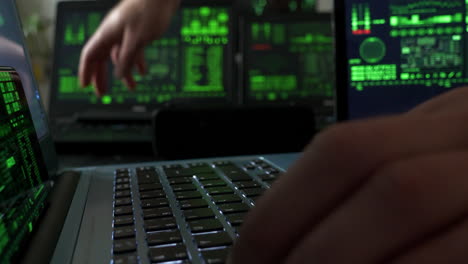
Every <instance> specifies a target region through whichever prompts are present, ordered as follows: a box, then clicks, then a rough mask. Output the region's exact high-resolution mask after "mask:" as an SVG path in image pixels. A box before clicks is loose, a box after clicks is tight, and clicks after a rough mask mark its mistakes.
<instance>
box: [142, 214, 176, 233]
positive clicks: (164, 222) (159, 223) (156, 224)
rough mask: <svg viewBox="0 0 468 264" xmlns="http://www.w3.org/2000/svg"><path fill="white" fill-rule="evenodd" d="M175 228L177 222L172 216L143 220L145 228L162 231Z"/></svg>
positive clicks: (147, 230)
mask: <svg viewBox="0 0 468 264" xmlns="http://www.w3.org/2000/svg"><path fill="white" fill-rule="evenodd" d="M174 228H177V223H176V221H175V219H174V218H173V217H167V218H159V219H150V220H145V230H146V232H149V231H162V230H169V229H174Z"/></svg>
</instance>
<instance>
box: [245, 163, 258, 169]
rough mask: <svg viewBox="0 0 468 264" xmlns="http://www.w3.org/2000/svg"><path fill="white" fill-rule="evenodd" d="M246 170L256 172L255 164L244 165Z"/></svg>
mask: <svg viewBox="0 0 468 264" xmlns="http://www.w3.org/2000/svg"><path fill="white" fill-rule="evenodd" d="M244 168H246V169H247V170H255V168H256V167H255V165H253V164H246V165H244Z"/></svg>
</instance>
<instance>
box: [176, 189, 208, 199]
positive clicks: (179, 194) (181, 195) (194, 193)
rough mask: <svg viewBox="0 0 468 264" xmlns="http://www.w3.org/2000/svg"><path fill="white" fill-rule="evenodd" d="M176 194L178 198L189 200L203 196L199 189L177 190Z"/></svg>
mask: <svg viewBox="0 0 468 264" xmlns="http://www.w3.org/2000/svg"><path fill="white" fill-rule="evenodd" d="M175 196H176V199H177V200H188V199H195V198H201V197H202V195H201V194H200V193H199V192H198V191H189V192H177V193H175Z"/></svg>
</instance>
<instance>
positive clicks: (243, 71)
mask: <svg viewBox="0 0 468 264" xmlns="http://www.w3.org/2000/svg"><path fill="white" fill-rule="evenodd" d="M277 21H280V22H284V21H288V22H292V23H294V22H296V23H297V22H311V21H312V22H328V23H330V31H331V36H332V37H333V28H332V15H331V14H329V13H315V12H304V13H278V14H274V13H268V14H265V15H262V16H256V15H253V14H250V15H246V16H243V17H242V18H241V20H240V26H239V27H240V29H241V39H240V41H241V44H240V47H241V54H242V65H241V66H240V69H239V72H240V74H239V79H240V84H241V87H240V89H239V98H241V100H242V104H244V105H248V106H254V105H257V106H258V105H262V106H268V105H270V106H271V105H291V106H295V105H299V106H308V107H313V106H314V105H315V104H319V103H324V102H325V101H329V100H330V99H333V98H328V97H326V96H323V97H316V98H314V97H311V98H306V99H293V100H285V101H274V102H267V101H264V102H259V101H255V100H251V99H249V96H248V91H247V90H248V88H247V87H248V78H247V76H248V69H247V67H246V65H248V63H249V58H248V56H247V51H248V49H249V43H247V40H246V39H245V38H246V36H247V34H248V33H249V29H248V25H249V24H250V23H252V22H277ZM333 87H334V84H333Z"/></svg>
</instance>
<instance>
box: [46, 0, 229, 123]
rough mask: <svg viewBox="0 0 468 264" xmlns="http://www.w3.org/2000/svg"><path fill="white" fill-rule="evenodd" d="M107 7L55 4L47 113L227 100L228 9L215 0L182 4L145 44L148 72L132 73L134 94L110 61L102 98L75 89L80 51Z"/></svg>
mask: <svg viewBox="0 0 468 264" xmlns="http://www.w3.org/2000/svg"><path fill="white" fill-rule="evenodd" d="M111 7H112V3H111V1H109V2H106V1H104V2H94V1H81V2H62V3H60V4H59V6H58V13H57V28H56V40H55V57H54V67H53V77H52V92H51V100H50V102H51V107H50V111H51V115H52V116H53V117H57V116H69V115H71V114H75V113H76V112H83V111H88V112H89V111H93V112H99V111H111V112H112V111H117V110H118V111H127V112H128V111H136V112H149V111H151V110H152V109H155V108H158V107H159V106H161V105H163V104H165V103H174V104H176V103H178V102H179V103H186V102H203V103H204V102H213V103H216V102H218V103H225V102H231V101H232V100H233V98H232V92H233V84H232V79H231V75H230V74H231V71H232V68H231V67H232V65H231V62H232V61H231V57H232V45H231V42H232V36H233V34H232V32H231V24H232V18H231V9H230V6H229V5H225V4H221V3H220V4H217V3H216V1H214V3H213V2H210V1H193V2H189V1H184V2H183V3H182V5H181V8H180V9H179V11H178V12H177V14H176V15H175V16H174V18H173V20H172V23H171V25H170V27H169V29H168V30H167V31H166V32H165V34H164V35H163V37H162V38H161V39H159V40H157V41H154V42H152V43H151V44H150V45H149V46H148V47H146V49H145V60H146V62H147V64H148V73H147V75H146V76H140V75H139V74H137V73H135V75H134V77H135V79H136V81H137V88H136V91H135V92H129V91H128V90H127V88H126V87H125V86H124V84H123V83H122V82H121V81H120V80H117V79H115V78H113V69H112V65H111V63H109V66H108V72H109V73H108V80H109V87H107V90H108V93H107V94H106V95H105V96H103V97H102V98H97V97H96V96H95V95H94V93H93V89H92V87H87V88H85V89H82V88H80V87H79V85H78V77H77V71H78V63H79V58H80V54H81V50H82V48H83V46H84V45H85V43H86V42H87V40H88V39H89V38H90V36H91V35H92V34H93V33H94V32H95V31H96V29H97V28H98V26H99V24H100V23H101V21H102V19H103V18H104V17H105V15H106V13H107V12H108V11H109V9H110V8H111Z"/></svg>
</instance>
